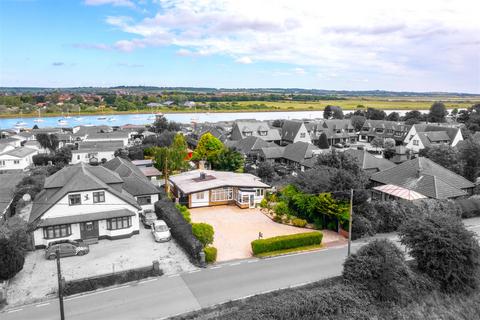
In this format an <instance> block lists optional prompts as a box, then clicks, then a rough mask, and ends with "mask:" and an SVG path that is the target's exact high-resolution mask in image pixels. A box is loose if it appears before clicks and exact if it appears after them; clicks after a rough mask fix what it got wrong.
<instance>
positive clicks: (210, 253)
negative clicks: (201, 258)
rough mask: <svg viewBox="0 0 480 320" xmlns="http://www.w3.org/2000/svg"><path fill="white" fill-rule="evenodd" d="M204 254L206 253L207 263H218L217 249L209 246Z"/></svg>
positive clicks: (204, 250)
mask: <svg viewBox="0 0 480 320" xmlns="http://www.w3.org/2000/svg"><path fill="white" fill-rule="evenodd" d="M203 252H205V261H206V262H207V263H213V262H215V261H217V248H215V247H211V246H208V247H205V249H203Z"/></svg>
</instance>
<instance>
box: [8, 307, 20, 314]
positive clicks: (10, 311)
mask: <svg viewBox="0 0 480 320" xmlns="http://www.w3.org/2000/svg"><path fill="white" fill-rule="evenodd" d="M22 310H23V308H21V309H14V310H8V311H7V313H14V312H18V311H22Z"/></svg>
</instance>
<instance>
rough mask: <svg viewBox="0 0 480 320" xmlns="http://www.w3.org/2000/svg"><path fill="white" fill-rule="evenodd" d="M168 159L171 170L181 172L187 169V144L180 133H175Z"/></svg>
mask: <svg viewBox="0 0 480 320" xmlns="http://www.w3.org/2000/svg"><path fill="white" fill-rule="evenodd" d="M169 149H170V157H171V161H172V165H173V170H183V169H185V168H186V167H187V161H186V159H187V156H188V150H187V142H186V141H185V137H184V136H183V134H181V133H177V134H176V135H175V138H174V139H173V142H172V145H171V146H170V148H169Z"/></svg>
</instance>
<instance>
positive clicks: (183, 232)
mask: <svg viewBox="0 0 480 320" xmlns="http://www.w3.org/2000/svg"><path fill="white" fill-rule="evenodd" d="M155 213H156V214H157V217H158V218H159V219H162V220H164V221H165V223H166V224H167V225H168V227H169V228H170V232H171V234H172V236H173V238H175V240H176V241H177V242H178V244H179V245H180V246H181V247H182V248H183V249H184V250H185V251H186V252H187V254H188V255H189V256H190V258H191V259H192V261H193V262H194V263H197V264H200V263H201V260H200V252H202V250H203V245H202V243H201V242H200V241H199V240H198V239H197V238H196V237H195V236H194V235H193V232H192V225H191V224H190V223H188V222H187V221H185V219H184V218H183V216H182V214H181V213H180V211H179V210H178V209H177V208H176V207H175V203H173V202H172V201H170V200H169V199H168V198H167V196H166V195H165V193H164V192H161V200H159V201H157V202H156V203H155Z"/></svg>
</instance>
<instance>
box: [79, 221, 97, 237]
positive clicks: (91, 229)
mask: <svg viewBox="0 0 480 320" xmlns="http://www.w3.org/2000/svg"><path fill="white" fill-rule="evenodd" d="M80 237H81V238H82V239H83V240H85V239H92V238H98V221H88V222H82V223H80Z"/></svg>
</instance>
